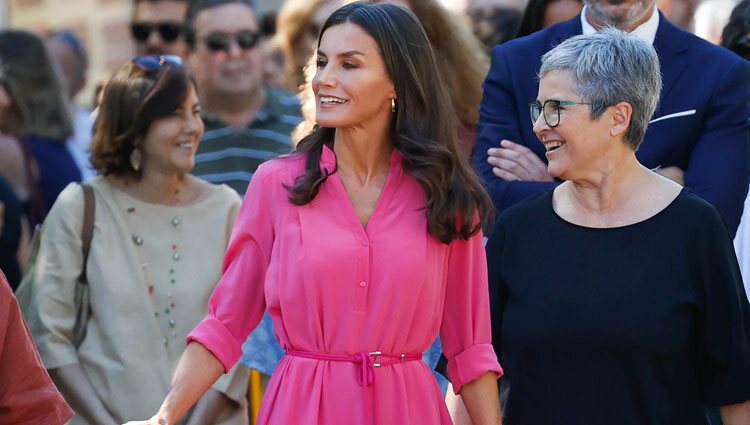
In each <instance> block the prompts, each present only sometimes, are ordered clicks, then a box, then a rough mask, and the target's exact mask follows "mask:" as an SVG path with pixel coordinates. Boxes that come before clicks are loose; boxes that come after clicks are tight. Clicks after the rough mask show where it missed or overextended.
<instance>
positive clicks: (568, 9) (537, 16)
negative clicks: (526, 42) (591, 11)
mask: <svg viewBox="0 0 750 425" xmlns="http://www.w3.org/2000/svg"><path fill="white" fill-rule="evenodd" d="M582 7H583V2H582V1H581V0H529V2H528V3H527V4H526V10H525V11H524V12H523V18H521V25H520V26H519V28H518V33H517V34H516V38H518V37H523V36H526V35H529V34H532V33H535V32H537V31H539V30H542V29H544V28H547V27H550V26H552V25H554V24H556V23H558V22H564V21H567V20H569V19H571V18H573V17H574V16H576V15H578V14H579V13H581V8H582Z"/></svg>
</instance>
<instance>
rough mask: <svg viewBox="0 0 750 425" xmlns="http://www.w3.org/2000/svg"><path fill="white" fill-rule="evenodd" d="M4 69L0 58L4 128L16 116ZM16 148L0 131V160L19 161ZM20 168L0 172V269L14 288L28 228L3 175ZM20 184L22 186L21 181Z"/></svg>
mask: <svg viewBox="0 0 750 425" xmlns="http://www.w3.org/2000/svg"><path fill="white" fill-rule="evenodd" d="M3 69H4V67H3V66H2V62H0V129H2V128H5V125H4V124H3V122H4V120H10V119H15V118H16V116H17V115H14V113H13V111H12V109H13V103H12V102H11V98H10V95H9V94H8V91H7V90H6V89H5V78H4V75H5V73H4V71H3ZM18 148H19V145H18V143H17V141H16V140H15V139H14V138H12V137H8V136H2V134H0V153H2V154H3V155H5V156H6V158H4V159H2V158H0V164H2V165H3V166H8V165H10V162H9V160H10V161H12V160H13V159H16V160H18V161H19V163H22V161H21V160H22V158H21V155H22V153H21V152H20V149H18ZM13 152H15V155H17V157H16V158H13V156H14V155H13ZM8 157H10V158H8ZM16 165H19V164H16ZM20 169H22V167H17V168H16V169H15V170H8V169H6V170H4V172H2V173H0V211H1V212H0V270H2V271H4V272H5V274H6V276H7V277H8V282H9V283H10V286H11V289H12V290H13V291H15V290H16V288H17V287H18V285H19V283H20V282H21V272H22V270H23V268H24V266H25V263H26V250H27V247H28V240H29V234H30V231H29V225H28V221H27V220H26V218H25V215H24V210H23V206H22V204H21V200H20V199H19V198H18V194H17V192H16V190H15V188H14V187H13V185H11V183H10V182H8V180H6V178H5V177H4V175H8V174H10V175H17V174H19V173H18V172H17V171H19V170H20ZM17 183H23V179H22V178H21V181H20V182H17ZM19 186H20V187H23V185H22V184H20V185H19Z"/></svg>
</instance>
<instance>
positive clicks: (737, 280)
mask: <svg viewBox="0 0 750 425" xmlns="http://www.w3.org/2000/svg"><path fill="white" fill-rule="evenodd" d="M696 227H698V231H697V232H696V234H697V236H698V238H697V240H695V239H694V240H693V243H694V244H697V245H696V246H697V247H698V256H697V259H696V261H697V262H698V263H699V264H700V266H699V268H698V273H699V276H698V278H699V282H700V285H701V286H700V288H701V291H702V293H701V294H700V295H701V297H702V299H703V316H702V324H701V326H702V329H701V333H702V339H701V344H702V345H701V347H700V349H701V356H702V357H701V371H700V376H701V383H702V390H703V396H704V398H705V401H706V402H707V403H708V404H711V405H715V406H724V405H728V404H735V403H741V402H744V401H746V400H750V306H749V305H748V299H747V295H746V294H745V288H744V285H743V283H742V277H741V275H740V269H739V265H738V264H737V257H736V255H735V252H734V247H733V246H732V241H731V240H730V238H729V233H728V231H727V228H726V226H725V225H724V222H723V221H722V219H721V217H720V216H719V213H718V212H717V211H716V210H715V209H714V208H710V209H707V213H706V214H704V215H703V217H702V219H701V220H699V221H698V222H697V223H696Z"/></svg>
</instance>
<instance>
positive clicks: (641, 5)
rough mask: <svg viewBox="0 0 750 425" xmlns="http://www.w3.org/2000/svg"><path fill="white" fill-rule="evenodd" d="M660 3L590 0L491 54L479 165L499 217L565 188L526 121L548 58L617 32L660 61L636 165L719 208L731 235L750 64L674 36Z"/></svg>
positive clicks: (736, 215)
mask: <svg viewBox="0 0 750 425" xmlns="http://www.w3.org/2000/svg"><path fill="white" fill-rule="evenodd" d="M655 3H656V0H624V1H622V0H586V1H585V7H584V9H583V11H582V12H581V15H579V16H577V17H575V18H573V19H571V20H569V21H566V22H562V23H560V24H557V25H555V26H552V27H550V28H547V29H545V30H542V31H539V32H537V33H534V34H532V35H529V36H527V37H523V38H520V39H516V40H513V41H509V42H507V43H505V44H502V45H499V46H496V47H495V48H494V50H493V52H492V67H491V69H490V71H489V74H488V75H487V78H486V80H485V82H484V86H483V87H484V97H483V99H482V103H481V106H480V111H479V112H480V118H479V122H478V123H477V143H476V147H475V149H474V155H473V164H474V167H475V169H476V170H477V172H478V173H479V174H480V176H481V177H482V180H483V181H484V183H485V185H486V187H487V189H488V191H489V192H490V195H491V196H492V199H493V201H494V203H495V206H496V207H497V208H498V210H499V211H500V212H502V211H503V210H504V209H505V208H507V207H509V206H511V205H513V204H515V203H517V202H519V201H521V200H523V199H525V198H527V197H529V196H531V195H534V194H536V193H540V192H543V191H546V190H549V189H551V188H553V187H554V186H555V185H556V184H558V182H555V181H554V179H552V178H551V177H550V176H549V174H547V168H546V167H547V166H546V160H545V159H544V147H543V146H542V144H541V143H540V142H539V140H538V139H537V137H536V136H535V135H534V133H533V132H532V123H531V119H530V118H529V106H528V105H529V103H530V102H533V101H534V100H536V97H537V89H538V80H537V72H538V71H539V66H540V64H541V57H542V55H543V54H544V53H546V52H547V51H548V50H550V49H551V48H552V47H554V46H555V45H557V44H559V43H560V42H561V41H563V40H565V39H567V38H569V37H572V36H574V35H577V34H581V33H583V32H584V31H587V32H593V31H595V30H596V29H595V28H601V27H603V26H606V25H612V26H616V27H618V28H620V29H623V30H626V31H631V32H633V33H634V34H636V35H638V36H640V37H642V38H643V39H645V40H647V41H648V42H651V43H653V46H654V48H655V49H656V52H657V53H658V54H659V58H660V60H661V70H662V74H663V89H662V94H661V100H660V102H659V107H658V108H657V110H656V112H655V114H654V117H653V118H654V119H653V121H652V123H651V124H650V125H649V128H648V131H647V133H646V138H645V141H644V143H643V144H642V145H641V147H640V149H639V150H638V152H637V157H638V159H639V161H640V162H641V163H642V164H644V165H645V166H646V167H649V168H652V169H656V170H657V172H660V173H662V174H663V175H665V176H667V177H671V178H673V179H674V180H677V181H678V182H680V183H683V184H684V185H685V186H686V187H688V188H689V189H691V190H692V191H694V192H695V193H697V194H698V195H700V196H701V197H703V198H704V199H706V200H707V201H709V202H710V203H712V204H713V205H714V206H715V207H716V208H717V209H718V210H719V212H720V213H721V215H722V216H723V217H724V220H725V222H726V224H727V228H728V229H729V231H730V233H731V234H732V236H734V234H735V232H736V230H737V226H738V225H739V222H740V216H741V215H742V208H743V203H744V201H745V197H746V194H747V191H748V182H749V181H750V63H749V62H747V61H745V60H744V59H742V58H740V57H739V56H737V55H735V54H734V53H732V52H730V51H729V50H726V49H724V48H721V47H717V46H714V45H712V44H710V43H708V42H706V41H704V40H702V39H699V38H697V37H695V36H694V35H692V34H690V33H688V32H685V31H683V30H681V29H679V28H677V27H676V26H674V25H673V24H672V23H670V22H669V21H668V20H667V19H666V18H665V17H664V16H663V15H662V14H661V13H659V12H658V11H657V10H656V6H655ZM683 179H684V180H683Z"/></svg>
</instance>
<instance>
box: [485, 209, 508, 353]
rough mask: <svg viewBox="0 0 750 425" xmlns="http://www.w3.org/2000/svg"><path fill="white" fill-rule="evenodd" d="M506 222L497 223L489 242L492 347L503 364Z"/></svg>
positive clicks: (501, 219) (488, 267)
mask: <svg viewBox="0 0 750 425" xmlns="http://www.w3.org/2000/svg"><path fill="white" fill-rule="evenodd" d="M505 236H506V233H505V222H504V220H503V218H502V217H500V219H498V221H497V223H495V227H494V230H493V232H492V236H490V239H489V240H488V241H487V246H486V251H487V272H488V275H489V276H488V278H489V279H488V281H489V287H490V288H489V289H490V320H491V323H492V347H493V348H494V349H495V354H496V355H497V358H498V360H500V361H501V362H502V360H501V359H502V356H501V354H502V351H503V350H502V348H503V344H502V324H503V307H504V305H505V293H504V291H503V285H502V279H501V270H502V266H503V265H502V262H503V249H504V247H505Z"/></svg>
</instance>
